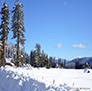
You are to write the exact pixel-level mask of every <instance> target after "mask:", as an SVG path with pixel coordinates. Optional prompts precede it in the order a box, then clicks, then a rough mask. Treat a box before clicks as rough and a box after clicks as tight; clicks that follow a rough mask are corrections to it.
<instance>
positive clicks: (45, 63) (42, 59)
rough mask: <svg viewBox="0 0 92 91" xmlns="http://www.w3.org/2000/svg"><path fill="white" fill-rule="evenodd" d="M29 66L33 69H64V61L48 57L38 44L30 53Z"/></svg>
mask: <svg viewBox="0 0 92 91" xmlns="http://www.w3.org/2000/svg"><path fill="white" fill-rule="evenodd" d="M30 64H31V65H32V66H34V67H46V68H47V69H49V68H66V60H64V61H62V60H61V59H60V58H59V59H58V60H56V59H55V57H54V58H53V57H49V58H48V55H47V54H45V53H44V51H43V50H42V52H41V46H40V44H37V43H36V46H35V50H32V51H31V52H30Z"/></svg>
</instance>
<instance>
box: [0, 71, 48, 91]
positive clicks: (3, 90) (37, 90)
mask: <svg viewBox="0 0 92 91" xmlns="http://www.w3.org/2000/svg"><path fill="white" fill-rule="evenodd" d="M45 89H46V87H45V84H44V83H41V82H38V81H36V80H34V79H31V78H30V77H29V76H27V77H26V76H23V75H19V74H18V73H14V72H13V71H6V70H5V69H0V91H44V90H45Z"/></svg>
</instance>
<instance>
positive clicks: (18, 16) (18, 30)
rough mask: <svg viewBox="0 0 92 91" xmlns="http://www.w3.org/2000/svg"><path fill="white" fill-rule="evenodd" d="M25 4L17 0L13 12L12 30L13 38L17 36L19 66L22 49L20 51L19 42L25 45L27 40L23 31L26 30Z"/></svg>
mask: <svg viewBox="0 0 92 91" xmlns="http://www.w3.org/2000/svg"><path fill="white" fill-rule="evenodd" d="M22 7H23V5H22V4H21V3H19V1H18V0H16V2H15V6H14V7H13V10H12V13H13V16H12V27H11V29H12V31H13V37H12V39H15V38H16V42H17V62H16V66H19V63H20V57H21V56H20V55H21V54H20V51H19V49H20V48H19V44H21V45H24V41H25V39H24V38H25V36H24V34H23V32H25V29H24V22H23V20H24V19H23V17H24V14H23V11H22V9H21V8H22Z"/></svg>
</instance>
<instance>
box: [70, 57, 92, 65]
mask: <svg viewBox="0 0 92 91" xmlns="http://www.w3.org/2000/svg"><path fill="white" fill-rule="evenodd" d="M76 61H79V62H80V63H85V62H86V63H88V64H92V57H83V58H75V59H73V60H71V61H69V62H68V63H75V62H76Z"/></svg>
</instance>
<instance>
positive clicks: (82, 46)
mask: <svg viewBox="0 0 92 91" xmlns="http://www.w3.org/2000/svg"><path fill="white" fill-rule="evenodd" d="M73 47H74V48H86V46H85V45H82V44H81V43H80V44H79V45H73ZM87 47H88V46H87Z"/></svg>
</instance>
